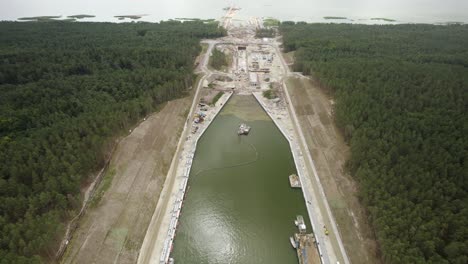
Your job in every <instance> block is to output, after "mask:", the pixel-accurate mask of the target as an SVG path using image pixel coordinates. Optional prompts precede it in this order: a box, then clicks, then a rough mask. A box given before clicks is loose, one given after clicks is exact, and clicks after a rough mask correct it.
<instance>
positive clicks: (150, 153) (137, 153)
mask: <svg viewBox="0 0 468 264" xmlns="http://www.w3.org/2000/svg"><path fill="white" fill-rule="evenodd" d="M192 100H193V92H192V93H191V94H190V96H187V97H185V98H182V99H177V100H173V101H170V102H168V103H167V104H166V105H165V106H164V107H163V108H162V109H161V111H159V112H158V113H155V114H153V115H151V116H150V117H149V118H148V119H147V120H146V121H144V122H142V123H141V124H140V125H139V126H138V127H136V128H135V129H134V131H133V132H132V133H131V134H130V135H129V136H127V137H126V138H125V139H123V140H122V141H121V142H120V143H119V145H118V146H117V150H116V152H115V154H114V156H113V158H112V161H111V163H110V166H109V170H115V175H114V176H113V180H112V184H111V186H110V187H109V189H108V190H107V191H106V192H105V194H104V195H103V196H102V198H101V200H100V201H99V202H98V203H97V205H96V206H95V207H93V208H89V209H88V211H87V212H86V215H85V216H84V217H83V219H82V220H81V222H80V226H79V228H78V229H77V230H76V232H75V234H74V237H73V239H72V241H71V242H70V243H71V245H70V246H69V248H68V250H67V252H66V253H65V256H64V259H63V262H64V263H135V262H136V261H137V258H138V252H139V250H140V247H141V244H142V242H143V239H144V236H145V233H146V229H147V227H148V224H149V222H150V220H151V216H152V214H153V211H154V209H155V207H156V204H157V202H158V199H159V195H160V192H161V189H162V185H163V183H164V180H165V178H166V174H167V171H168V169H169V165H170V163H171V160H172V157H173V155H174V152H175V149H176V146H177V141H178V139H179V135H180V132H181V131H180V130H181V128H182V127H183V125H184V122H185V119H186V113H187V111H188V108H189V106H190V104H191V102H192Z"/></svg>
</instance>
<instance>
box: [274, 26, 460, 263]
mask: <svg viewBox="0 0 468 264" xmlns="http://www.w3.org/2000/svg"><path fill="white" fill-rule="evenodd" d="M281 32H282V34H283V36H284V48H285V50H286V51H292V50H295V51H296V52H295V58H296V63H295V70H297V71H302V72H303V73H305V74H311V75H312V76H313V77H315V78H317V79H318V80H319V81H320V83H321V84H322V85H323V86H324V87H328V88H329V89H331V90H332V92H333V93H334V96H335V100H336V105H335V109H334V111H335V118H336V123H337V125H338V126H339V127H340V128H341V129H342V130H343V132H344V133H345V136H346V138H347V140H348V141H349V143H350V146H351V158H350V161H349V168H350V171H351V173H352V175H354V176H355V177H356V178H357V179H358V181H359V182H360V186H361V188H360V195H361V197H362V199H363V201H364V203H365V204H366V206H367V208H368V211H369V215H370V219H371V222H372V224H373V226H374V228H375V232H376V236H377V239H378V242H379V244H380V246H381V251H382V254H383V259H384V260H385V262H387V263H460V264H461V263H467V262H468V226H467V225H468V195H467V192H468V162H467V157H468V114H467V113H468V111H467V110H468V107H467V106H468V105H467V102H468V26H461V25H452V26H435V25H386V26H383V25H374V26H367V25H349V24H347V25H346V24H306V23H297V24H296V23H293V22H285V23H283V24H282V25H281Z"/></svg>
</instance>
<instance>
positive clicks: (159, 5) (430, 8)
mask: <svg viewBox="0 0 468 264" xmlns="http://www.w3.org/2000/svg"><path fill="white" fill-rule="evenodd" d="M231 3H233V4H235V5H237V6H240V7H241V8H242V10H241V12H240V13H239V15H240V16H241V17H249V16H258V17H269V16H271V17H276V18H278V19H281V20H295V21H308V22H323V21H325V20H323V17H324V16H344V17H348V18H350V19H352V20H354V22H356V23H376V21H369V20H368V19H369V18H372V17H386V18H393V19H396V20H398V21H400V22H418V23H437V22H448V21H461V22H465V23H467V22H468V15H467V12H466V10H468V1H466V0H445V1H440V0H392V1H389V0H348V1H343V0H328V1H319V0H289V1H283V0H282V1H279V0H257V1H250V0H235V1H220V0H193V1H187V0H160V1H156V0H137V1H135V0H98V1H96V0H41V1H39V0H0V20H15V19H17V18H18V17H25V16H40V15H49V16H50V15H63V16H68V15H76V14H91V15H96V18H92V19H88V20H87V21H114V22H117V21H118V20H117V19H116V18H114V17H113V16H115V15H138V14H148V16H146V17H144V18H142V19H141V20H142V21H152V22H156V21H160V20H167V19H170V18H180V17H189V18H190V17H196V18H219V17H221V16H222V15H223V14H224V13H223V11H222V8H223V7H225V6H228V5H230V4H231Z"/></svg>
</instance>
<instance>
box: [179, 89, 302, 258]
mask: <svg viewBox="0 0 468 264" xmlns="http://www.w3.org/2000/svg"><path fill="white" fill-rule="evenodd" d="M242 122H245V123H247V124H248V125H250V126H251V127H252V130H251V131H250V134H249V135H248V136H238V135H237V128H238V127H239V124H240V123H242ZM292 173H296V168H295V165H294V160H293V157H292V154H291V152H290V149H289V144H288V142H287V140H286V139H285V138H284V137H283V135H282V134H281V132H280V131H279V130H278V128H277V127H276V126H275V124H274V123H273V121H272V120H271V119H270V118H269V117H268V115H267V114H266V113H265V112H264V111H263V109H262V108H261V106H260V105H259V104H258V103H257V101H256V100H255V98H254V97H253V96H251V95H248V96H246V95H235V96H233V97H232V98H231V100H230V101H229V102H228V103H227V105H226V106H225V108H224V109H223V110H222V111H221V113H220V114H219V115H218V116H217V117H216V119H215V120H214V121H213V123H212V124H211V126H210V127H209V128H208V129H207V131H206V132H205V134H204V135H203V137H202V138H201V139H200V140H199V142H198V147H197V150H196V154H195V159H194V163H193V166H192V170H191V173H190V179H189V189H188V192H187V195H186V199H185V202H184V207H183V209H182V215H181V219H180V222H179V226H178V229H177V233H176V239H175V243H174V248H173V254H172V256H173V258H174V259H175V263H178V264H179V263H183V264H187V263H196V264H202V263H223V264H224V263H239V264H249V263H255V264H261V263H268V264H274V263H279V264H285V263H297V256H296V253H295V250H293V248H292V246H291V244H290V243H289V236H291V235H292V234H293V233H294V232H296V231H297V229H296V226H295V225H294V220H295V217H296V215H298V214H300V215H303V216H304V217H305V220H306V223H310V221H309V218H308V216H307V211H306V207H305V203H304V199H303V195H302V192H301V190H300V189H291V188H290V186H289V181H288V176H289V175H290V174H292ZM308 231H310V227H309V226H308Z"/></svg>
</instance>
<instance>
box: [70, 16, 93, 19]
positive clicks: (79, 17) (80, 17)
mask: <svg viewBox="0 0 468 264" xmlns="http://www.w3.org/2000/svg"><path fill="white" fill-rule="evenodd" d="M91 17H96V16H93V15H73V16H68V18H75V19H83V18H91Z"/></svg>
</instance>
